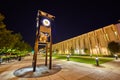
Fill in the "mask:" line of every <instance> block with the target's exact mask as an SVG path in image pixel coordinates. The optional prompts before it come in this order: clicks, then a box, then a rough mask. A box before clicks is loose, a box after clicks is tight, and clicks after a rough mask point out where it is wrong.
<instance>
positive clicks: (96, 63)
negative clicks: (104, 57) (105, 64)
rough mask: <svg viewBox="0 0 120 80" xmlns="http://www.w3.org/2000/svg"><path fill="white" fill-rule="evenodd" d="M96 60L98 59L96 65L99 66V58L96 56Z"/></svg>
mask: <svg viewBox="0 0 120 80" xmlns="http://www.w3.org/2000/svg"><path fill="white" fill-rule="evenodd" d="M95 60H96V65H97V66H99V58H98V57H96V58H95Z"/></svg>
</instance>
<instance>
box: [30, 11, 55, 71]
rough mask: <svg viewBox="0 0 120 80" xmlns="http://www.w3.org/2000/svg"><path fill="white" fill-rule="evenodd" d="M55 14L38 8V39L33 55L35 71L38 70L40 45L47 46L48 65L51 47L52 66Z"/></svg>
mask: <svg viewBox="0 0 120 80" xmlns="http://www.w3.org/2000/svg"><path fill="white" fill-rule="evenodd" d="M54 18H55V16H53V15H50V14H48V13H46V12H43V11H41V10H38V13H37V18H36V20H37V23H36V39H35V45H34V55H33V61H32V66H33V72H35V71H36V62H37V53H38V50H39V46H45V47H46V56H45V66H47V63H48V62H47V61H48V48H49V49H50V50H49V51H50V54H49V69H51V68H52V35H51V24H52V23H51V22H52V21H53V20H54Z"/></svg>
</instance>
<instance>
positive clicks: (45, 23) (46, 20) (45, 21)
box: [42, 19, 50, 26]
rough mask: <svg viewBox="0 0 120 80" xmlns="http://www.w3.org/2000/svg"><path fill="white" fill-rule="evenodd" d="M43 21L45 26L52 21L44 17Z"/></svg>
mask: <svg viewBox="0 0 120 80" xmlns="http://www.w3.org/2000/svg"><path fill="white" fill-rule="evenodd" d="M42 23H43V25H44V26H50V21H49V20H48V19H43V22H42Z"/></svg>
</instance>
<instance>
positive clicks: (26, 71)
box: [14, 65, 61, 78]
mask: <svg viewBox="0 0 120 80" xmlns="http://www.w3.org/2000/svg"><path fill="white" fill-rule="evenodd" d="M60 70H61V67H60V66H59V65H53V66H52V69H49V68H48V67H47V66H44V65H37V67H36V71H35V72H33V67H32V66H27V67H23V68H20V69H18V70H16V71H15V72H14V75H15V76H16V77H23V78H35V77H43V76H48V75H52V74H55V73H57V72H59V71H60Z"/></svg>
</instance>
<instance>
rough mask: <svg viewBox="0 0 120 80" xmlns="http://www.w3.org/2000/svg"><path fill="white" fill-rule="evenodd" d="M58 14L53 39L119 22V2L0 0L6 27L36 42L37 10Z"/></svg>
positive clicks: (68, 36) (110, 0) (109, 0)
mask: <svg viewBox="0 0 120 80" xmlns="http://www.w3.org/2000/svg"><path fill="white" fill-rule="evenodd" d="M38 10H42V11H45V12H47V13H49V14H52V15H54V16H55V17H56V18H55V20H54V22H53V26H52V35H53V43H57V42H60V41H63V40H66V39H69V38H72V37H75V36H78V35H81V34H84V33H87V32H89V31H92V30H95V29H98V28H101V27H104V26H107V25H110V24H115V23H118V20H120V4H119V2H115V0H103V1H102V0H88V1H87V0H83V1H82V0H0V13H2V14H3V15H5V20H4V23H5V24H6V27H7V29H10V30H13V31H14V32H16V33H21V35H22V36H23V39H24V40H25V41H26V42H28V43H29V44H31V45H32V46H33V45H34V40H35V31H36V15H37V11H38Z"/></svg>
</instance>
